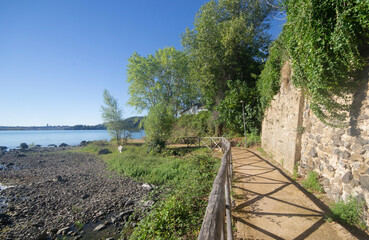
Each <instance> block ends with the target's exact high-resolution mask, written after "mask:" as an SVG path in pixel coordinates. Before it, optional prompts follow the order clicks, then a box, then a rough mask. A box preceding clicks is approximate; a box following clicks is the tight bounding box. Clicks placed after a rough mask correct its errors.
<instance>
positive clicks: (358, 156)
mask: <svg viewBox="0 0 369 240" xmlns="http://www.w3.org/2000/svg"><path fill="white" fill-rule="evenodd" d="M349 160H351V161H361V162H362V161H364V157H363V155H361V154H357V153H354V154H352V155H351V156H350V158H349Z"/></svg>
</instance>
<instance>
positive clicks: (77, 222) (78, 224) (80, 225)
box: [74, 220, 85, 229]
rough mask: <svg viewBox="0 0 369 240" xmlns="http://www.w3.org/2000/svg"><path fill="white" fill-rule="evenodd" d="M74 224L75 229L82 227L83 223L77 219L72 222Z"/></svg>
mask: <svg viewBox="0 0 369 240" xmlns="http://www.w3.org/2000/svg"><path fill="white" fill-rule="evenodd" d="M74 226H75V227H76V228H77V229H82V228H83V227H84V226H85V225H84V224H83V222H82V221H80V220H78V221H76V222H75V223H74Z"/></svg>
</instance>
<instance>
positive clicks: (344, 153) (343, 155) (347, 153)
mask: <svg viewBox="0 0 369 240" xmlns="http://www.w3.org/2000/svg"><path fill="white" fill-rule="evenodd" d="M350 156H351V153H349V152H348V151H346V150H345V151H343V154H342V157H343V158H344V159H348V158H349V157H350Z"/></svg>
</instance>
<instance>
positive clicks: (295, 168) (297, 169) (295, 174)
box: [292, 162, 299, 180]
mask: <svg viewBox="0 0 369 240" xmlns="http://www.w3.org/2000/svg"><path fill="white" fill-rule="evenodd" d="M298 171H299V163H298V162H297V163H296V164H295V166H294V168H293V173H292V179H293V180H296V179H297V178H298V177H299V173H298Z"/></svg>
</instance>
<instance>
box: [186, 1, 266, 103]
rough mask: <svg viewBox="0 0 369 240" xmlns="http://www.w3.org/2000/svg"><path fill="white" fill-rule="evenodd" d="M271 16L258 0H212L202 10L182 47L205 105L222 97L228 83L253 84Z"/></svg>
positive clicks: (260, 60) (263, 4)
mask: <svg viewBox="0 0 369 240" xmlns="http://www.w3.org/2000/svg"><path fill="white" fill-rule="evenodd" d="M271 13H272V8H271V6H270V5H268V4H267V3H266V2H264V1H259V0H217V1H216V0H212V1H209V2H207V3H205V4H204V5H203V6H202V7H201V9H200V11H199V12H198V13H197V15H196V18H195V22H194V29H193V30H190V29H186V31H185V33H184V34H183V35H182V45H183V47H184V49H185V50H186V51H187V52H188V53H189V57H190V66H191V76H192V78H193V79H196V80H197V81H198V85H199V87H200V88H201V91H202V94H203V95H204V97H205V100H206V101H207V103H208V105H210V106H213V105H216V104H218V102H219V101H220V100H222V99H223V98H224V96H225V91H226V90H227V89H228V86H227V82H228V81H234V80H236V79H239V80H241V81H243V82H249V83H252V82H255V80H256V76H257V75H259V74H260V70H261V67H262V65H263V61H262V60H263V59H265V58H266V55H267V54H266V53H267V47H268V45H269V44H270V36H269V35H268V34H267V33H266V30H267V29H268V28H269V22H268V20H269V17H270V15H271Z"/></svg>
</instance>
